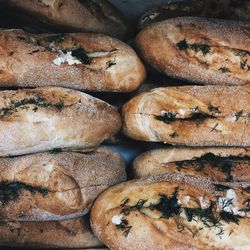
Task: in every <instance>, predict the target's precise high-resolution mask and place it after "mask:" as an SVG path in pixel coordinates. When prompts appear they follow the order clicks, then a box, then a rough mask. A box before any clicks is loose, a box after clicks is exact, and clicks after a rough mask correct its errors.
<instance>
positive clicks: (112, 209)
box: [91, 174, 250, 250]
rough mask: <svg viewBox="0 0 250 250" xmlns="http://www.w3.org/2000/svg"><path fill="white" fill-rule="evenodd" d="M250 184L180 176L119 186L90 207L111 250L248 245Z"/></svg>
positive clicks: (96, 230)
mask: <svg viewBox="0 0 250 250" xmlns="http://www.w3.org/2000/svg"><path fill="white" fill-rule="evenodd" d="M249 187H250V183H249V182H248V183H245V184H244V185H239V184H234V185H232V184H231V186H230V184H229V183H221V182H219V183H217V182H211V181H208V180H206V179H202V178H195V177H191V176H182V175H176V174H171V175H167V174H165V175H161V176H154V177H149V178H143V179H140V180H133V181H129V182H125V183H121V184H118V185H115V186H113V187H111V188H109V189H107V190H106V191H104V192H103V193H102V194H101V195H100V196H99V197H98V198H97V200H96V201H95V203H94V206H93V207H92V210H91V226H92V229H93V231H94V233H95V234H96V235H97V237H98V238H99V239H100V240H101V241H103V242H104V244H105V245H107V246H108V247H109V248H110V249H122V250H125V249H131V250H132V249H142V250H146V249H155V250H162V249H206V250H208V249H218V250H219V249H229V248H231V249H248V247H249V244H250V239H249V234H250V214H249V198H250V194H249Z"/></svg>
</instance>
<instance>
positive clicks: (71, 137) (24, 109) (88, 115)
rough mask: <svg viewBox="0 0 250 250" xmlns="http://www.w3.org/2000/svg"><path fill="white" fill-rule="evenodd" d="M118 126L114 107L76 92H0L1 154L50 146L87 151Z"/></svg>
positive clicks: (61, 90) (118, 127) (30, 150)
mask: <svg viewBox="0 0 250 250" xmlns="http://www.w3.org/2000/svg"><path fill="white" fill-rule="evenodd" d="M120 127H121V120H120V116H119V113H118V112H117V111H116V110H115V108H113V107H112V106H111V105H109V104H108V103H106V102H104V101H101V100H99V99H97V98H94V97H92V96H90V95H87V94H85V93H82V92H79V91H75V90H70V89H65V88H56V87H41V88H34V89H19V90H9V91H0V156H10V155H22V154H29V153H35V152H43V151H48V150H53V149H56V150H57V149H65V150H69V149H71V150H83V151H90V150H93V149H94V148H96V147H97V146H98V145H99V144H100V143H101V142H103V140H105V139H107V138H109V137H111V136H112V135H114V134H116V133H117V132H118V131H119V129H120Z"/></svg>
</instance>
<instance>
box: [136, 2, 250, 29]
mask: <svg viewBox="0 0 250 250" xmlns="http://www.w3.org/2000/svg"><path fill="white" fill-rule="evenodd" d="M181 16H200V17H213V18H220V19H222V18H223V19H232V20H243V21H250V2H249V1H248V0H243V1H237V0H219V1H218V0H215V1H211V0H202V1H200V0H189V1H187V0H181V1H169V2H168V3H164V4H161V5H158V6H156V7H154V8H152V9H150V10H148V11H147V12H146V13H145V14H143V16H142V17H141V18H140V19H139V22H138V28H139V29H142V28H144V27H145V26H147V25H149V24H151V23H155V22H160V21H163V20H166V19H170V18H174V17H181Z"/></svg>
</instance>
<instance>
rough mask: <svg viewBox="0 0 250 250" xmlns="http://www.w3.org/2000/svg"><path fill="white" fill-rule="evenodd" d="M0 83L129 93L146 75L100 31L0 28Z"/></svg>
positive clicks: (123, 48)
mask: <svg viewBox="0 0 250 250" xmlns="http://www.w3.org/2000/svg"><path fill="white" fill-rule="evenodd" d="M0 53H1V58H0V65H1V71H0V86H1V87H13V86H19V87H41V86H57V87H67V88H71V89H76V90H88V91H110V92H130V91H133V90H135V89H136V88H137V87H138V86H139V85H140V83H141V82H142V81H143V80H144V79H145V77H146V71H145V68H144V66H143V64H142V63H141V61H140V59H139V58H138V56H137V55H136V53H135V52H134V50H133V49H132V48H130V47H129V46H128V45H126V44H125V43H123V42H121V41H119V40H117V39H115V38H112V37H108V36H105V35H101V34H91V33H90V34H88V33H68V34H30V33H27V32H24V31H23V30H13V29H12V30H0Z"/></svg>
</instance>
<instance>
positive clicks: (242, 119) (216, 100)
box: [123, 86, 250, 147]
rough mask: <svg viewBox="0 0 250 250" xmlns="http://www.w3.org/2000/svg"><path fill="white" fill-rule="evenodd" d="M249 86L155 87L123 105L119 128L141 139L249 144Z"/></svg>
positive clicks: (177, 142) (183, 142)
mask: <svg viewBox="0 0 250 250" xmlns="http://www.w3.org/2000/svg"><path fill="white" fill-rule="evenodd" d="M249 114H250V92H249V87H247V86H245V87H243V86H242V87H241V86H239V87H236V86H234V87H233V86H230V87H229V86H227V87H226V86H182V87H165V88H156V89H153V90H151V91H149V92H145V93H142V94H139V95H137V96H135V97H134V98H132V99H131V100H130V101H129V102H127V103H126V104H125V105H124V106H123V120H124V124H123V131H124V132H125V134H126V135H128V136H130V137H132V138H134V139H138V140H143V141H155V142H166V143H169V144H174V145H189V146H226V145H227V146H245V147H246V146H250V141H249V140H250V126H249Z"/></svg>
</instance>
